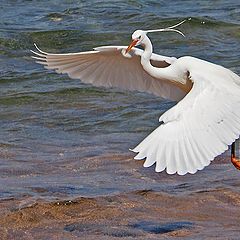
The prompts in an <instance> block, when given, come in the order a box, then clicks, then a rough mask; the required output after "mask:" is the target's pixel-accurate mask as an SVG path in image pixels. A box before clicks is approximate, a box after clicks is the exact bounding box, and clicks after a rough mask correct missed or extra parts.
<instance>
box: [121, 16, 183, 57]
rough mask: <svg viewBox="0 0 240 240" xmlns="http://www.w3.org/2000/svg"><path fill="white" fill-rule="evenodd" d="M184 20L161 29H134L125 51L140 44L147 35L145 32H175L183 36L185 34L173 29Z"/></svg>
mask: <svg viewBox="0 0 240 240" xmlns="http://www.w3.org/2000/svg"><path fill="white" fill-rule="evenodd" d="M185 21H186V20H184V21H182V22H180V23H178V24H176V25H174V26H171V27H167V28H161V29H156V30H136V31H135V32H134V33H133V34H132V42H131V43H130V44H129V46H128V47H127V49H126V53H128V52H129V51H130V50H131V49H132V48H133V47H135V46H138V45H141V44H142V43H143V40H144V38H145V37H146V36H147V33H151V32H177V33H179V34H181V35H182V36H184V37H185V35H184V34H183V33H182V32H181V31H179V30H177V29H174V28H175V27H177V26H179V25H181V24H183V23H184V22H185Z"/></svg>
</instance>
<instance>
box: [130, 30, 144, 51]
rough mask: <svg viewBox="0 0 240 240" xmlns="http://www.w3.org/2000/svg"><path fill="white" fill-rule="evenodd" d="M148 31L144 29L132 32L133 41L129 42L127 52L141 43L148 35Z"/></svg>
mask: <svg viewBox="0 0 240 240" xmlns="http://www.w3.org/2000/svg"><path fill="white" fill-rule="evenodd" d="M146 35H147V32H146V31H143V30H136V31H135V32H134V33H133V34H132V42H131V43H130V44H129V46H128V48H127V49H126V53H128V52H129V51H130V50H131V49H132V48H133V47H135V46H138V45H141V43H142V41H143V39H144V38H145V37H146Z"/></svg>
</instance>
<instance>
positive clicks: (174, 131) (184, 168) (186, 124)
mask: <svg viewBox="0 0 240 240" xmlns="http://www.w3.org/2000/svg"><path fill="white" fill-rule="evenodd" d="M218 70H219V68H218ZM221 71H223V72H220V74H219V75H217V76H216V74H212V75H211V74H209V75H208V76H206V75H204V74H203V73H199V72H198V73H196V72H194V71H193V72H191V76H192V79H193V81H194V84H193V88H192V90H191V91H190V92H189V93H188V95H187V96H186V97H185V98H184V99H183V100H181V101H180V102H179V103H178V104H177V105H175V106H174V107H173V108H171V109H170V110H168V111H167V112H165V113H164V114H163V115H162V116H161V117H160V119H159V120H160V121H163V124H161V125H160V126H159V127H158V128H157V129H155V130H154V131H153V132H152V133H151V134H150V135H149V136H148V137H147V138H145V139H144V140H143V141H142V142H141V143H140V144H139V145H138V146H137V147H136V148H134V149H133V151H134V152H136V153H138V156H139V158H140V157H141V158H142V159H143V158H145V157H146V158H147V164H146V165H147V166H148V165H152V164H153V163H155V162H156V171H157V172H159V171H163V170H164V169H165V167H166V171H167V173H169V174H173V173H175V172H177V173H178V174H180V175H184V174H186V173H187V172H189V173H195V172H196V171H197V170H201V169H203V168H204V167H205V166H207V165H209V164H210V162H211V161H212V160H213V159H214V158H215V157H216V156H218V155H219V154H221V153H223V152H224V151H226V150H227V149H228V145H230V144H232V143H233V142H234V141H235V140H236V139H237V138H239V135H240V110H239V109H240V88H239V87H238V85H237V84H236V82H237V81H238V80H240V78H239V79H234V81H233V80H232V78H231V77H232V75H231V74H225V73H231V72H229V71H228V70H227V69H224V68H221ZM223 76H224V77H223ZM234 76H235V77H236V75H234ZM208 78H211V81H209V79H208ZM214 80H215V82H217V83H218V84H214ZM234 82H235V83H234ZM153 139H154V142H155V145H156V146H155V147H156V148H158V150H157V152H158V154H159V155H158V156H157V157H156V158H154V159H152V156H154V154H153V155H152V154H150V153H149V152H151V149H152V148H151V147H148V146H149V145H150V146H151V144H152V140H153ZM149 143H150V144H149ZM142 150H143V151H142ZM155 151H156V150H155ZM166 152H170V153H168V154H167V155H166V154H162V153H166ZM170 155H172V157H169V156H170Z"/></svg>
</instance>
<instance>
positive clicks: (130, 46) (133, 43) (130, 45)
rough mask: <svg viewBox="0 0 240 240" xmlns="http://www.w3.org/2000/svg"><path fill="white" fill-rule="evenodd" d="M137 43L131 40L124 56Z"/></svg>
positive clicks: (135, 40)
mask: <svg viewBox="0 0 240 240" xmlns="http://www.w3.org/2000/svg"><path fill="white" fill-rule="evenodd" d="M137 42H138V40H137V39H134V40H132V42H131V43H130V44H129V46H128V48H127V49H126V54H127V53H128V52H129V51H130V50H131V49H132V48H133V47H134V46H136V44H137Z"/></svg>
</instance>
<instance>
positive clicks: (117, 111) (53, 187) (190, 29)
mask: <svg viewBox="0 0 240 240" xmlns="http://www.w3.org/2000/svg"><path fill="white" fill-rule="evenodd" d="M0 2H1V4H0V123H1V128H0V198H9V197H15V198H17V197H19V196H23V195H27V196H30V197H33V198H39V197H42V198H44V199H51V198H61V197H63V198H66V197H75V196H92V195H105V194H114V193H122V192H126V191H132V190H136V189H155V190H158V191H165V192H172V193H176V194H178V193H182V192H191V191H197V190H199V189H203V188H206V186H208V187H207V188H218V187H223V186H227V187H229V188H235V189H236V188H238V189H239V185H237V184H236V181H237V179H238V178H239V175H238V172H236V171H235V170H234V169H233V167H232V166H231V165H230V164H228V162H224V161H222V162H221V159H220V160H219V161H218V162H219V163H221V164H216V163H214V164H212V165H211V166H209V167H208V168H206V169H205V170H204V171H201V172H198V173H197V174H196V175H187V176H184V177H178V176H167V175H166V174H165V173H162V174H157V173H154V169H153V168H151V169H144V168H142V163H141V162H136V161H134V160H133V159H132V157H133V155H132V154H131V153H129V151H128V149H129V148H131V147H134V146H135V145H136V144H137V143H138V142H139V141H140V140H141V139H143V138H144V137H145V136H146V135H147V134H149V133H150V132H151V131H152V130H153V129H154V128H156V127H157V126H158V117H159V116H160V114H162V113H163V112H164V111H165V110H167V109H169V108H170V107H171V106H173V105H174V104H175V103H174V102H170V101H166V100H162V99H160V98H157V97H154V96H151V95H148V94H144V93H136V92H134V93H131V92H127V91H119V90H118V89H103V88H95V87H92V86H90V85H84V84H82V83H81V82H80V81H78V80H71V79H69V78H68V77H67V76H66V75H58V74H56V73H54V72H52V71H47V70H45V69H44V68H43V67H42V66H40V65H38V64H36V63H35V62H34V61H33V60H32V59H31V58H30V52H29V49H33V43H34V42H35V43H37V44H38V45H39V46H40V47H41V48H42V49H44V50H46V51H50V52H74V51H83V50H90V49H92V48H93V47H95V46H99V45H127V44H128V42H129V40H130V36H131V33H132V32H133V31H134V30H135V29H139V28H140V29H154V28H159V27H163V26H169V25H172V24H175V23H177V22H179V21H181V20H183V19H186V18H191V21H188V22H187V23H185V24H184V25H183V26H181V30H182V31H183V32H184V33H185V34H186V38H182V37H181V36H179V35H175V34H172V33H164V34H163V33H162V34H155V35H151V39H152V42H153V45H154V49H155V50H154V51H155V52H156V53H160V54H162V55H168V56H176V57H179V56H183V55H192V56H196V57H199V58H203V59H206V60H208V61H212V62H215V63H219V64H221V65H224V66H225V67H228V68H230V69H232V70H233V71H235V72H236V73H240V68H239V66H240V61H239V59H240V51H239V44H240V3H239V1H233V0H230V1H229V0H228V1H227V0H218V1H199V0H196V1H190V0H186V1H180V0H176V1H157V0H148V1H134V0H131V1H130V0H129V1H70V0H65V1H60V0H59V1H56V0H50V1H23V0H18V1H0ZM215 162H216V161H215Z"/></svg>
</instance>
